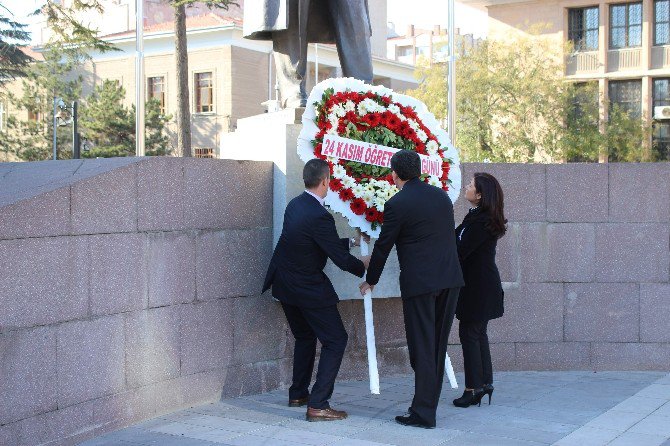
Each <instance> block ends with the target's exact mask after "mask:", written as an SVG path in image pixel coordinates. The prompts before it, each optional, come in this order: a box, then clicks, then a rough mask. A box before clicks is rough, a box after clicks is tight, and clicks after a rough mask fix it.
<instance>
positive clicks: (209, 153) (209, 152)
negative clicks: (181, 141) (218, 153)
mask: <svg viewBox="0 0 670 446" xmlns="http://www.w3.org/2000/svg"><path fill="white" fill-rule="evenodd" d="M195 157H196V158H214V149H212V148H211V147H206V148H196V149H195Z"/></svg>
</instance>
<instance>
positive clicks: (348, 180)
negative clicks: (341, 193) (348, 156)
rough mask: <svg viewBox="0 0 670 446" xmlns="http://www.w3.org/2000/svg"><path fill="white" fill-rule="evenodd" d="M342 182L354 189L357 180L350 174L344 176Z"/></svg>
mask: <svg viewBox="0 0 670 446" xmlns="http://www.w3.org/2000/svg"><path fill="white" fill-rule="evenodd" d="M342 184H343V185H344V187H346V188H347V189H352V188H353V187H354V186H355V185H356V181H355V180H354V179H353V178H351V177H350V176H349V175H345V176H344V177H342Z"/></svg>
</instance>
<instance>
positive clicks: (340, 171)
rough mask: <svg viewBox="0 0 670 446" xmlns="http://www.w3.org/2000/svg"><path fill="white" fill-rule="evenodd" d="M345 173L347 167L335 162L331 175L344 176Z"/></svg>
mask: <svg viewBox="0 0 670 446" xmlns="http://www.w3.org/2000/svg"><path fill="white" fill-rule="evenodd" d="M346 174H347V169H345V168H344V167H342V166H340V165H339V164H336V165H334V166H333V177H335V178H344V176H345V175H346Z"/></svg>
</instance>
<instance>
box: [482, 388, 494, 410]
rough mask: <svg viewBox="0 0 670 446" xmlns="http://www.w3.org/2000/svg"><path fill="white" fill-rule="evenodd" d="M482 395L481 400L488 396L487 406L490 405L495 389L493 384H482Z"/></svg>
mask: <svg viewBox="0 0 670 446" xmlns="http://www.w3.org/2000/svg"><path fill="white" fill-rule="evenodd" d="M483 389H484V394H483V395H482V398H484V395H488V396H489V406H490V405H491V397H492V396H493V390H495V387H493V384H484V387H483Z"/></svg>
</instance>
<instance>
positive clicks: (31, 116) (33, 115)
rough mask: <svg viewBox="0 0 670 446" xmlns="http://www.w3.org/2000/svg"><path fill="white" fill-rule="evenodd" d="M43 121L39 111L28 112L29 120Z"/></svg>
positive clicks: (31, 110)
mask: <svg viewBox="0 0 670 446" xmlns="http://www.w3.org/2000/svg"><path fill="white" fill-rule="evenodd" d="M41 119H42V113H40V112H39V111H38V110H34V109H29V110H28V120H30V121H35V122H37V121H40V120H41Z"/></svg>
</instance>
